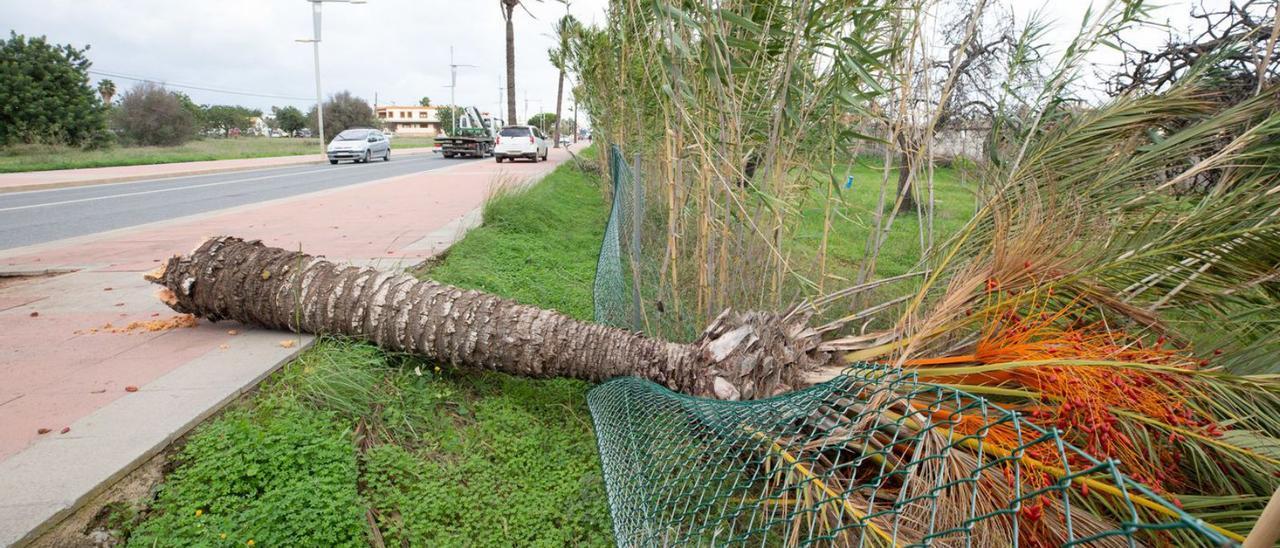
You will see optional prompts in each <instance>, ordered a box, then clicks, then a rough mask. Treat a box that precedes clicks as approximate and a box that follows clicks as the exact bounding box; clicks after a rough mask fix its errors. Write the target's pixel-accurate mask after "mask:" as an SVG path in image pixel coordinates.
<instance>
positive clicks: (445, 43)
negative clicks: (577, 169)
mask: <svg viewBox="0 0 1280 548" xmlns="http://www.w3.org/2000/svg"><path fill="white" fill-rule="evenodd" d="M367 1H368V3H366V4H362V5H349V4H340V3H326V4H324V7H323V42H322V43H321V46H320V62H321V73H322V76H323V89H324V92H325V95H328V94H330V93H333V92H335V91H340V90H344V89H346V90H350V91H351V92H352V93H354V94H356V95H358V96H360V97H363V98H365V99H366V100H367V101H369V102H373V99H374V94H375V93H376V94H377V98H378V103H379V104H391V103H395V104H401V105H405V104H417V103H418V99H419V98H421V97H422V96H424V95H425V96H428V97H431V100H432V103H437V104H444V103H448V101H449V89H448V87H447V86H448V85H449V46H450V45H453V46H454V58H455V62H457V63H459V64H471V65H476V67H474V68H472V67H463V68H459V69H458V89H457V102H458V104H462V105H471V104H474V105H477V106H479V107H480V109H481V110H485V111H491V110H494V109H495V108H496V107H497V105H498V89H499V77H500V76H501V77H502V78H505V64H504V63H505V61H504V58H505V57H504V56H505V53H504V51H505V50H504V48H505V46H504V39H503V21H502V15H501V12H500V11H499V9H498V2H497V0H367ZM605 3H606V0H574V1H573V2H572V6H571V9H572V11H573V13H574V15H575V16H577V17H579V18H580V19H581V20H583V21H584V22H587V23H590V22H592V21H602V20H603V13H604V5H605ZM529 4H530V6H529V11H530V12H531V13H532V17H531V16H530V14H529V13H525V12H523V11H520V10H517V13H516V18H515V19H516V23H515V35H516V99H517V101H516V103H517V105H516V110H517V112H518V113H519V114H520V115H521V116H522V117H526V116H527V115H526V114H525V109H524V104H525V102H524V100H525V97H526V94H527V97H528V100H529V114H533V113H536V112H538V111H539V108H541V109H542V110H545V111H554V109H555V97H556V77H557V71H556V69H555V68H553V67H552V66H551V64H550V62H548V61H547V50H548V49H549V48H550V47H551V46H552V45H553V40H552V39H551V37H550V33H551V25H552V24H553V23H554V22H555V20H556V19H558V18H559V17H560V16H561V15H563V14H564V11H565V7H564V4H562V3H560V2H557V1H546V2H541V3H539V2H536V1H535V2H529ZM0 14H2V15H0V26H4V27H8V28H10V29H12V30H14V31H17V32H18V33H19V34H26V35H46V36H48V37H49V39H50V40H51V41H53V42H56V43H70V44H74V45H76V46H78V47H80V46H84V45H86V44H88V45H90V46H91V49H90V50H89V53H88V56H89V59H90V60H92V61H93V70H97V71H103V72H110V73H115V74H125V75H130V76H134V77H140V78H147V79H154V80H157V81H161V82H168V83H169V84H170V85H171V87H173V88H174V89H181V90H182V91H185V92H186V93H187V94H189V95H190V96H191V97H192V99H194V100H195V101H196V102H197V103H204V104H241V105H245V106H250V107H256V108H262V109H263V110H269V108H270V107H271V106H272V105H284V104H292V105H296V106H298V107H301V108H303V109H304V110H305V109H306V107H308V106H310V105H312V104H314V99H312V98H313V97H314V96H315V80H314V72H313V61H312V51H311V45H310V44H302V43H296V42H295V41H294V40H295V39H299V38H311V35H312V30H311V29H312V25H311V6H310V4H309V3H308V2H306V1H305V0H205V1H197V0H180V1H174V0H40V1H27V0H0ZM7 31H8V29H3V30H0V32H5V33H6V34H7ZM91 76H92V78H93V79H94V80H95V81H96V80H98V79H100V78H103V77H104V76H102V75H100V74H91ZM109 78H111V79H112V80H114V81H115V82H116V87H117V88H119V89H121V90H123V89H124V88H126V87H128V86H131V85H132V84H133V83H134V82H133V81H131V80H128V79H126V78H122V77H116V76H109ZM178 84H188V85H192V86H197V87H205V88H217V89H225V90H234V91H245V92H253V93H259V94H266V95H281V96H290V97H297V98H298V99H284V98H273V97H255V96H247V95H235V94H228V93H217V92H212V91H206V90H200V89H192V88H183V87H180V86H179V85H178ZM503 111H505V107H504V108H503Z"/></svg>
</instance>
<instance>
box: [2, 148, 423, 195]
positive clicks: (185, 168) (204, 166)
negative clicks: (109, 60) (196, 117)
mask: <svg viewBox="0 0 1280 548" xmlns="http://www.w3.org/2000/svg"><path fill="white" fill-rule="evenodd" d="M429 153H431V148H430V147H421V148H397V149H392V150H391V155H392V157H395V156H398V155H414V154H429ZM324 161H326V158H325V157H324V156H321V155H319V154H300V155H296V156H271V157H268V158H238V159H234V160H208V161H203V162H174V163H171V164H146V165H139V166H116V167H91V168H83V169H54V170H49V171H24V172H21V173H0V193H3V192H23V191H27V190H41V189H47V188H66V187H73V186H85V185H95V184H100V183H116V182H121V181H137V180H140V179H155V178H160V177H183V176H190V175H203V174H206V173H222V172H227V171H244V170H249V169H262V168H269V167H283V166H293V165H301V164H318V163H321V162H324Z"/></svg>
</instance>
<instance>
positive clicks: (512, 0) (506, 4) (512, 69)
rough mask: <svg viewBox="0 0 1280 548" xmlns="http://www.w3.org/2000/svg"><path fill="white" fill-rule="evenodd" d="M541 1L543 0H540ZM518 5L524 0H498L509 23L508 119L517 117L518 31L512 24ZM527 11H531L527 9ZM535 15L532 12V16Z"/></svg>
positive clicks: (504, 18)
mask: <svg viewBox="0 0 1280 548" xmlns="http://www.w3.org/2000/svg"><path fill="white" fill-rule="evenodd" d="M538 1H539V2H541V1H542V0H538ZM516 6H519V7H521V8H524V7H525V6H524V4H523V2H522V0H498V7H500V8H501V9H502V20H503V21H505V22H506V23H507V119H508V120H515V119H516V31H515V27H513V26H512V25H511V18H512V16H514V15H515V11H516ZM525 13H529V10H528V9H525ZM532 16H533V15H532V14H530V17H532Z"/></svg>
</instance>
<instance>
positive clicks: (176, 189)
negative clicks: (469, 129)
mask: <svg viewBox="0 0 1280 548" xmlns="http://www.w3.org/2000/svg"><path fill="white" fill-rule="evenodd" d="M402 163H403V162H402ZM357 165H359V164H351V165H348V166H342V167H337V168H335V167H327V168H324V169H313V170H311V171H298V172H292V173H280V174H276V175H264V176H262V177H250V178H248V179H235V180H231V181H218V182H216V183H204V184H199V185H186V186H178V187H172V188H157V189H152V190H139V191H136V192H125V193H122V194H109V195H107V196H94V197H92V198H77V199H74V200H62V201H59V202H46V203H43V204H29V205H24V206H14V207H6V208H0V212H4V211H18V210H20V209H34V208H38V207H49V206H59V205H66V204H78V203H82V202H93V201H97V200H109V199H112V198H127V197H129V196H141V195H143V194H157V193H160V192H177V191H179V190H188V189H193V188H204V187H211V186H222V185H234V184H239V183H248V182H253V181H263V180H266V179H278V178H280V177H293V176H295V175H308V174H311V173H333V172H334V171H337V170H347V169H351V168H354V167H356V166H357ZM396 165H400V164H396Z"/></svg>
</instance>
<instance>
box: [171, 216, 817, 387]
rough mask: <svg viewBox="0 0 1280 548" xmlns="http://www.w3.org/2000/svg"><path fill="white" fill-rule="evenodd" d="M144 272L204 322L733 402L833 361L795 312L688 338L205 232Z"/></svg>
mask: <svg viewBox="0 0 1280 548" xmlns="http://www.w3.org/2000/svg"><path fill="white" fill-rule="evenodd" d="M147 279H149V280H151V281H153V282H155V283H158V284H161V285H163V286H164V287H165V289H164V290H163V295H162V299H163V300H164V301H165V303H166V304H168V305H169V306H170V307H172V308H173V309H174V310H176V311H179V312H185V313H190V314H194V315H196V316H198V317H201V318H205V319H208V320H210V321H218V320H224V319H230V320H235V321H239V322H242V323H245V324H250V325H258V326H262V327H267V328H271V329H282V330H289V331H296V332H305V333H316V334H326V335H335V336H346V337H354V338H360V339H364V340H368V341H370V342H373V343H374V344H377V345H379V346H381V347H382V348H385V349H387V350H392V351H398V352H410V353H415V354H418V355H421V356H424V357H426V358H429V359H433V360H438V361H443V362H450V363H454V364H458V365H462V366H468V367H476V368H483V369H490V370H494V371H502V372H504V373H510V374H513V375H522V376H530V377H573V378H579V379H584V380H589V381H603V380H607V379H610V378H614V377H619V376H639V377H643V378H646V379H649V380H651V381H653V382H656V383H658V384H661V385H663V386H666V387H668V388H670V389H672V390H676V391H680V392H684V393H687V394H696V395H700V396H707V397H716V398H719V399H728V400H736V399H740V398H757V397H767V396H772V395H776V394H781V393H785V392H789V391H791V390H793V389H795V388H798V387H800V383H801V382H803V375H804V373H806V372H812V371H816V370H819V369H820V368H821V367H824V366H831V365H833V364H835V363H836V362H835V360H834V357H833V356H832V354H830V353H828V352H824V351H819V350H817V347H818V344H819V343H820V342H821V341H820V338H819V333H818V332H816V331H814V330H812V329H811V328H809V327H808V326H807V325H806V319H807V318H806V316H805V315H803V314H787V315H777V314H770V313H760V312H747V313H729V312H726V313H725V314H722V315H721V316H720V317H719V318H717V319H716V320H715V321H714V322H712V323H711V325H709V326H708V327H707V329H706V330H705V331H704V333H703V336H702V337H701V338H699V339H698V340H697V341H695V342H694V343H692V344H677V343H671V342H666V341H661V340H657V339H652V338H649V337H645V336H643V335H641V334H639V333H634V332H628V331H625V330H622V329H618V328H613V327H608V326H604V325H599V324H593V323H587V322H581V321H578V320H575V319H573V318H570V317H568V316H566V315H564V314H560V313H557V312H554V311H550V310H543V309H540V308H535V307H531V306H524V305H521V304H519V303H516V302H514V301H511V300H509V299H504V298H502V297H498V296H496V295H492V294H488V293H483V292H480V291H472V290H466V289H461V288H457V287H453V286H449V285H445V284H440V283H436V282H433V281H430V280H419V279H417V278H414V277H413V276H410V275H408V274H404V273H394V272H382V271H378V270H375V269H372V268H359V267H355V266H347V265H342V264H337V263H333V262H330V261H326V260H324V259H322V258H319V257H313V256H311V255H307V254H305V253H301V252H297V251H289V250H285V249H279V248H272V247H267V246H265V245H263V244H262V243H260V242H257V241H245V240H242V239H240V238H235V237H217V238H211V239H209V240H207V241H205V242H204V243H203V244H201V245H200V247H199V248H197V249H196V250H195V251H193V252H192V253H191V254H190V255H188V256H186V257H173V258H171V259H169V261H168V263H166V264H165V265H164V266H163V267H161V268H160V269H159V270H157V271H155V272H152V273H151V274H148V276H147Z"/></svg>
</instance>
